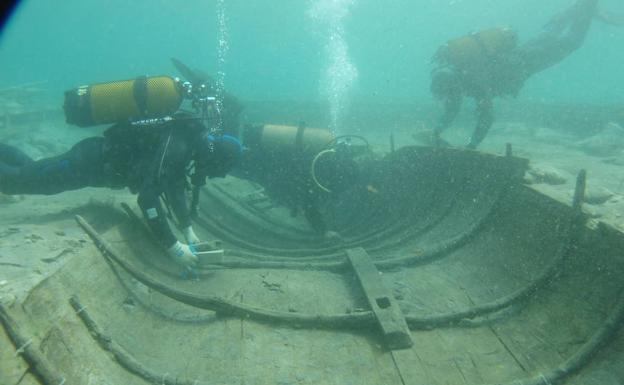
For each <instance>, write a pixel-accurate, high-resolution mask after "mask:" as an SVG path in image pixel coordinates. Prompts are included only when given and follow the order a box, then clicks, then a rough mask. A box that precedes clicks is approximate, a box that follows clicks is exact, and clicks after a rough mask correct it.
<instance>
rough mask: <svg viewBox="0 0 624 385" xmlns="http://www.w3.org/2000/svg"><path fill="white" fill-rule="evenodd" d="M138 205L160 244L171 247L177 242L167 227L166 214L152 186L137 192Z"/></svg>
mask: <svg viewBox="0 0 624 385" xmlns="http://www.w3.org/2000/svg"><path fill="white" fill-rule="evenodd" d="M137 201H138V203H139V207H140V208H141V212H142V213H143V216H144V217H145V220H146V221H147V224H148V225H149V227H150V229H151V230H152V233H153V234H154V236H155V237H156V239H158V240H159V241H160V242H161V243H162V245H163V246H164V247H166V248H169V247H171V246H172V245H174V244H175V243H176V242H177V240H178V239H177V238H176V236H175V235H174V234H173V232H172V231H171V228H170V227H169V222H168V221H167V215H166V213H165V210H164V208H163V206H162V203H161V202H160V197H159V194H158V192H157V191H156V190H155V189H152V188H143V189H142V190H141V191H140V192H139V197H138V200H137Z"/></svg>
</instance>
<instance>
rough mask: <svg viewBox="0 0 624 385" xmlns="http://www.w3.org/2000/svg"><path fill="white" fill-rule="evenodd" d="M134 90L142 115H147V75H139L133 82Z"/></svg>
mask: <svg viewBox="0 0 624 385" xmlns="http://www.w3.org/2000/svg"><path fill="white" fill-rule="evenodd" d="M132 92H133V94H134V102H135V103H136V105H137V107H138V109H139V111H140V113H141V116H145V115H147V76H139V77H138V78H136V80H135V81H134V84H133V89H132Z"/></svg>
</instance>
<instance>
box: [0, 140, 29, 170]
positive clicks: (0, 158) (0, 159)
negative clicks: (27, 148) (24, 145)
mask: <svg viewBox="0 0 624 385" xmlns="http://www.w3.org/2000/svg"><path fill="white" fill-rule="evenodd" d="M32 162H34V160H33V159H32V158H31V157H30V156H28V155H26V154H25V153H24V152H23V151H22V150H20V149H19V148H16V147H13V146H9V145H8V144H3V143H0V163H4V164H5V165H7V166H13V167H21V166H25V165H27V164H29V163H32Z"/></svg>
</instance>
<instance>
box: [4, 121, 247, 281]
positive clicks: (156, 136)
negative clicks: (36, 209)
mask: <svg viewBox="0 0 624 385" xmlns="http://www.w3.org/2000/svg"><path fill="white" fill-rule="evenodd" d="M241 155H242V145H241V143H240V142H239V141H238V139H236V138H235V137H234V136H231V135H228V134H222V133H221V134H220V133H218V132H213V131H211V130H208V129H207V128H206V127H205V125H204V123H203V122H202V121H201V120H199V119H196V118H193V117H192V116H190V115H189V114H185V113H177V114H175V115H173V116H172V117H171V119H169V120H164V121H161V122H160V123H159V124H133V123H117V124H115V125H113V126H111V127H110V128H108V129H107V130H106V131H105V132H104V134H103V136H97V137H90V138H87V139H84V140H82V141H80V142H78V143H77V144H75V145H74V146H73V147H72V148H71V149H70V150H69V151H67V152H66V153H64V154H61V155H58V156H54V157H50V158H45V159H40V160H36V161H35V160H33V159H31V158H30V157H29V156H28V155H26V154H25V153H23V152H22V151H20V150H19V149H17V148H14V147H12V146H8V145H5V144H0V192H2V193H5V194H43V195H51V194H58V193H61V192H63V191H68V190H76V189H81V188H83V187H108V188H113V189H115V188H123V187H128V188H129V189H130V191H131V192H132V193H137V194H138V204H139V206H140V208H141V211H142V213H143V215H144V217H145V219H146V220H147V222H148V224H149V227H150V229H151V230H152V232H153V234H154V235H155V237H156V238H157V239H158V240H159V241H160V242H161V243H162V246H163V247H164V248H165V249H166V250H167V252H168V254H169V256H170V257H171V258H172V259H173V260H175V261H176V262H177V263H178V264H179V265H181V266H182V267H183V268H186V269H191V268H192V267H194V266H195V265H196V264H197V256H196V255H195V251H194V248H193V246H192V244H195V243H198V242H199V238H198V237H197V235H196V234H195V232H194V231H193V227H192V225H191V221H190V215H189V207H188V205H187V201H186V194H185V189H186V186H187V171H188V170H189V166H191V165H192V168H193V173H192V174H191V176H190V178H191V183H192V184H193V185H194V186H202V185H204V184H205V183H206V178H217V177H224V176H225V175H226V174H227V173H228V172H229V171H230V170H231V169H232V168H233V167H234V166H235V165H236V164H237V163H238V162H239V160H240V158H241ZM161 195H162V196H163V197H164V198H165V201H166V202H167V204H168V205H169V206H170V207H171V209H172V211H173V213H174V214H175V216H176V218H177V221H178V225H179V227H180V228H181V230H182V233H183V235H184V238H185V241H186V242H185V243H183V242H180V241H179V240H178V239H177V238H176V236H175V235H174V233H173V232H172V230H171V228H170V227H169V224H168V221H167V214H166V212H165V209H164V208H163V205H162V203H161V199H160V198H161Z"/></svg>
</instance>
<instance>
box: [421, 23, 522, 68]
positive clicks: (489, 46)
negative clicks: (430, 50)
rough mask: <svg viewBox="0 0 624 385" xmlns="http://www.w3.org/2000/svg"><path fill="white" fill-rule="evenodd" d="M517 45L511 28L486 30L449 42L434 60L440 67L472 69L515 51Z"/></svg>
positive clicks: (442, 47) (515, 35) (438, 51)
mask: <svg viewBox="0 0 624 385" xmlns="http://www.w3.org/2000/svg"><path fill="white" fill-rule="evenodd" d="M517 43H518V36H517V34H516V32H515V31H513V30H512V29H511V28H508V27H496V28H490V29H484V30H481V31H478V32H474V33H471V34H468V35H464V36H460V37H457V38H455V39H451V40H449V41H448V42H446V44H444V45H443V46H441V47H440V48H438V50H437V52H436V53H435V55H434V57H433V59H434V61H435V62H437V64H439V65H440V66H454V67H456V68H458V69H470V68H475V67H478V66H480V65H482V64H483V63H484V61H487V60H491V59H492V58H495V57H496V56H497V55H500V54H503V53H505V52H509V51H511V50H513V49H514V48H515V47H516V45H517Z"/></svg>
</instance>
